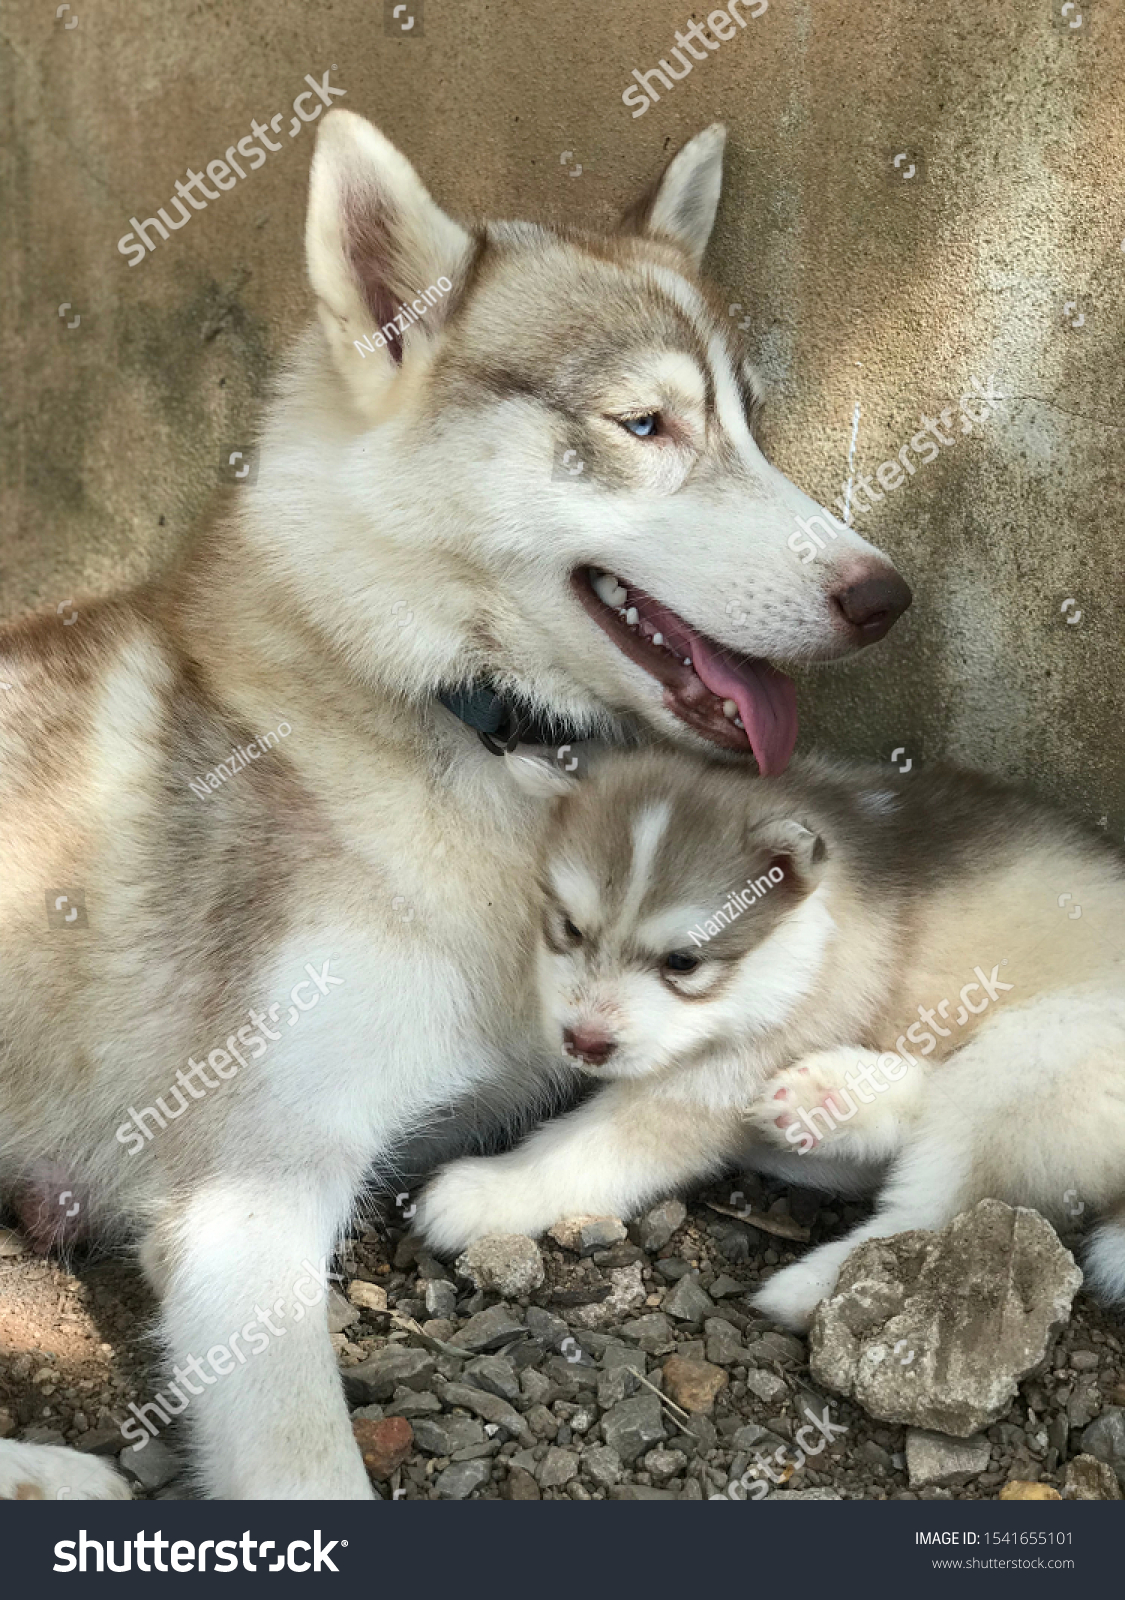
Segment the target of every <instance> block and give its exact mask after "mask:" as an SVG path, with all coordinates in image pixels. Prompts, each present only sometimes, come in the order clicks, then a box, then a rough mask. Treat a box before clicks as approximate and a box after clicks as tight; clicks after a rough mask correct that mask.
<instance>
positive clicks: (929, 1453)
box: [906, 1428, 990, 1489]
mask: <svg viewBox="0 0 1125 1600" xmlns="http://www.w3.org/2000/svg"><path fill="white" fill-rule="evenodd" d="M989 1452H990V1446H989V1443H988V1440H987V1439H983V1438H979V1437H978V1438H975V1439H950V1438H949V1437H948V1436H947V1435H946V1434H944V1433H928V1432H926V1431H925V1430H924V1429H922V1428H908V1429H907V1433H906V1470H907V1473H908V1474H909V1476H910V1487H911V1488H912V1489H919V1488H921V1486H922V1485H923V1484H925V1483H936V1484H938V1485H940V1486H941V1487H942V1488H944V1489H959V1488H960V1487H961V1486H962V1485H963V1484H966V1483H968V1482H969V1480H970V1479H971V1478H976V1477H979V1475H980V1474H981V1473H982V1472H987V1471H988V1457H989Z"/></svg>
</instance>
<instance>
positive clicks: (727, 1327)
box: [703, 1317, 746, 1367]
mask: <svg viewBox="0 0 1125 1600" xmlns="http://www.w3.org/2000/svg"><path fill="white" fill-rule="evenodd" d="M703 1332H704V1334H705V1336H706V1339H707V1359H708V1361H713V1362H714V1363H715V1365H716V1366H717V1367H732V1366H734V1365H735V1364H736V1363H740V1362H743V1361H745V1359H746V1346H745V1345H744V1344H743V1342H742V1335H741V1334H740V1333H739V1331H738V1329H737V1328H736V1327H734V1326H733V1324H732V1323H729V1322H724V1321H723V1320H722V1318H721V1317H708V1318H707V1321H706V1322H705V1323H704V1324H703Z"/></svg>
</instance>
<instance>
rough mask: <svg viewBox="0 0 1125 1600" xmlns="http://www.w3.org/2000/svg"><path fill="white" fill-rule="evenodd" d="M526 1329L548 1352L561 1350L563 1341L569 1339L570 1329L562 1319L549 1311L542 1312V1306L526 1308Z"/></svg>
mask: <svg viewBox="0 0 1125 1600" xmlns="http://www.w3.org/2000/svg"><path fill="white" fill-rule="evenodd" d="M527 1329H528V1332H529V1333H533V1334H534V1335H535V1337H536V1338H537V1339H538V1340H539V1343H540V1344H542V1345H546V1347H547V1349H548V1350H561V1349H562V1345H563V1340H564V1339H569V1338H570V1337H571V1332H570V1328H569V1327H568V1325H567V1324H566V1323H565V1322H564V1321H563V1319H562V1318H561V1317H556V1316H555V1315H554V1313H553V1312H551V1311H544V1310H543V1307H542V1306H528V1308H527Z"/></svg>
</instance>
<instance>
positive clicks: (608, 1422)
mask: <svg viewBox="0 0 1125 1600" xmlns="http://www.w3.org/2000/svg"><path fill="white" fill-rule="evenodd" d="M602 1436H603V1437H604V1439H605V1442H606V1444H607V1445H609V1446H610V1448H611V1449H613V1450H616V1451H617V1454H618V1455H619V1456H620V1457H621V1459H622V1461H624V1462H626V1463H628V1462H630V1461H635V1460H636V1459H637V1457H638V1456H640V1455H643V1454H644V1453H645V1451H646V1450H650V1449H651V1448H652V1446H653V1445H654V1444H662V1443H663V1441H664V1439H665V1438H666V1437H667V1435H666V1433H665V1430H664V1418H663V1416H662V1415H661V1411H660V1401H659V1400H658V1399H657V1397H656V1395H654V1394H651V1393H645V1394H638V1395H634V1397H633V1398H632V1399H631V1400H620V1401H618V1403H617V1405H615V1406H614V1407H613V1408H612V1409H611V1410H610V1411H607V1412H606V1414H605V1416H604V1417H603V1418H602Z"/></svg>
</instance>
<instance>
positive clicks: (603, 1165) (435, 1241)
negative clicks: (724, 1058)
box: [417, 1083, 742, 1251]
mask: <svg viewBox="0 0 1125 1600" xmlns="http://www.w3.org/2000/svg"><path fill="white" fill-rule="evenodd" d="M741 1136H742V1119H741V1116H740V1114H739V1112H738V1111H712V1110H709V1109H708V1108H706V1107H705V1106H702V1105H699V1104H697V1103H695V1102H688V1101H683V1100H673V1099H670V1098H667V1099H666V1098H662V1097H658V1096H655V1095H654V1094H653V1092H652V1089H651V1087H650V1086H648V1085H646V1084H630V1083H615V1084H612V1085H610V1086H608V1087H606V1088H604V1089H602V1090H601V1091H600V1092H599V1093H598V1094H596V1095H595V1096H594V1097H593V1099H592V1100H589V1101H588V1102H587V1103H586V1104H585V1105H584V1106H581V1107H580V1108H579V1109H578V1110H577V1111H573V1112H571V1113H570V1115H569V1116H566V1117H561V1118H559V1120H558V1121H556V1122H549V1123H547V1124H546V1125H545V1126H544V1127H542V1128H540V1129H539V1130H538V1131H537V1132H536V1133H534V1134H532V1136H531V1137H530V1138H529V1139H527V1140H525V1141H524V1143H523V1144H522V1145H520V1146H519V1147H518V1148H517V1149H515V1150H512V1151H509V1152H508V1154H506V1155H502V1156H491V1157H479V1156H474V1157H470V1158H468V1159H466V1160H462V1161H455V1162H453V1163H452V1165H451V1166H448V1167H446V1168H445V1169H444V1171H443V1172H441V1173H439V1174H438V1176H437V1177H436V1178H435V1179H434V1180H433V1182H432V1183H430V1184H429V1185H428V1186H427V1188H426V1189H425V1191H424V1192H423V1194H422V1198H421V1201H420V1204H419V1210H418V1219H417V1226H418V1227H419V1228H420V1229H421V1231H422V1233H423V1234H424V1235H425V1237H426V1238H427V1239H428V1240H429V1241H430V1243H431V1244H432V1245H433V1246H434V1247H435V1248H436V1249H439V1250H443V1251H455V1250H461V1249H463V1248H464V1247H465V1245H467V1244H469V1243H470V1242H471V1241H472V1240H473V1239H478V1238H480V1237H481V1236H482V1235H484V1234H489V1233H524V1234H530V1235H532V1236H535V1235H536V1234H540V1233H542V1232H544V1230H545V1229H547V1228H549V1227H550V1226H551V1224H552V1223H553V1222H558V1221H559V1220H560V1219H561V1218H563V1217H574V1216H581V1215H584V1214H585V1215H607V1214H608V1215H612V1216H618V1217H631V1216H635V1215H636V1213H637V1212H638V1211H639V1210H641V1209H642V1208H643V1207H644V1205H645V1204H646V1203H647V1202H648V1201H650V1200H654V1199H657V1198H658V1197H659V1196H660V1195H662V1194H667V1193H669V1191H671V1190H674V1189H676V1188H678V1187H680V1186H681V1185H682V1184H685V1183H687V1182H689V1180H691V1179H693V1178H701V1177H705V1176H707V1175H708V1174H709V1173H711V1172H717V1171H721V1170H722V1168H723V1167H724V1166H725V1165H726V1163H727V1161H728V1160H729V1159H730V1158H731V1157H732V1156H733V1155H734V1154H735V1153H736V1152H737V1150H738V1148H739V1143H740V1139H741Z"/></svg>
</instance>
